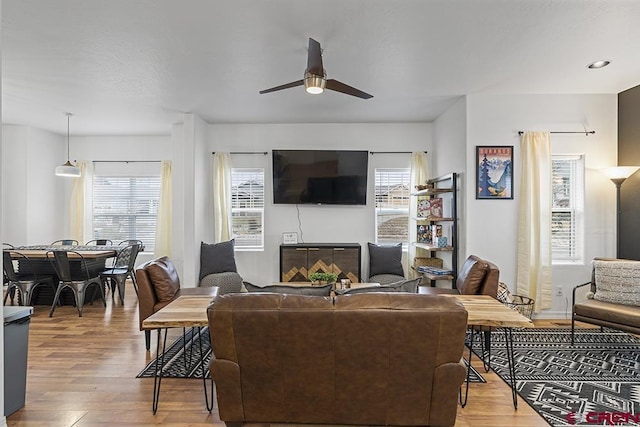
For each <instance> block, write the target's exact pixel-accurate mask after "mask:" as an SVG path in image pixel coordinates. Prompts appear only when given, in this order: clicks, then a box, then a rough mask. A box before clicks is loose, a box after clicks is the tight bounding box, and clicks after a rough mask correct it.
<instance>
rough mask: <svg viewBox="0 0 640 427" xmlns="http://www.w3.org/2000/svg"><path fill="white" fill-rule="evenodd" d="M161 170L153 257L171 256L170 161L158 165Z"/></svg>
mask: <svg viewBox="0 0 640 427" xmlns="http://www.w3.org/2000/svg"><path fill="white" fill-rule="evenodd" d="M160 167H161V169H162V172H161V175H160V200H159V202H158V217H157V220H156V243H155V249H154V252H153V255H154V257H156V258H159V257H161V256H168V257H170V256H171V245H172V240H171V233H172V230H173V229H172V226H171V224H172V221H173V211H172V207H171V206H172V203H173V186H172V179H173V177H172V173H173V172H172V168H171V161H170V160H163V161H162V162H161V163H160Z"/></svg>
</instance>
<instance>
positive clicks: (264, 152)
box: [211, 151, 269, 156]
mask: <svg viewBox="0 0 640 427" xmlns="http://www.w3.org/2000/svg"><path fill="white" fill-rule="evenodd" d="M211 154H216V152H215V151H213V152H211ZM229 154H264V155H265V156H266V155H267V154H269V152H268V151H231V152H229Z"/></svg>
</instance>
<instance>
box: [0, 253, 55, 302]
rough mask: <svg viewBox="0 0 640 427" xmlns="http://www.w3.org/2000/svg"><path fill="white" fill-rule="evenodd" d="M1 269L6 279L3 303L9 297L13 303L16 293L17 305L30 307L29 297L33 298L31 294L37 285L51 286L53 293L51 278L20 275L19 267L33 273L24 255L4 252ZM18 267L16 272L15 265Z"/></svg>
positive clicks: (53, 287)
mask: <svg viewBox="0 0 640 427" xmlns="http://www.w3.org/2000/svg"><path fill="white" fill-rule="evenodd" d="M2 257H3V258H2V262H3V264H2V268H3V271H4V276H5V277H6V278H7V293H6V294H5V296H4V301H3V303H4V304H6V303H7V297H8V296H9V295H11V300H12V302H13V295H12V294H13V293H14V292H15V291H18V303H19V304H20V305H31V297H32V296H33V294H32V292H33V290H34V289H35V288H36V286H38V285H43V284H44V285H48V286H51V289H52V290H54V291H55V285H54V283H53V277H52V276H48V275H42V274H20V272H19V269H20V267H22V268H24V269H25V270H28V271H33V269H32V268H31V267H29V264H30V263H31V260H30V259H29V257H27V256H26V255H25V254H23V253H21V252H18V251H12V250H4V251H3V252H2ZM16 264H17V265H18V266H19V268H18V270H17V271H16V269H15V265H16Z"/></svg>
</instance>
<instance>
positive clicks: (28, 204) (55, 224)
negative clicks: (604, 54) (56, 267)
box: [2, 125, 71, 245]
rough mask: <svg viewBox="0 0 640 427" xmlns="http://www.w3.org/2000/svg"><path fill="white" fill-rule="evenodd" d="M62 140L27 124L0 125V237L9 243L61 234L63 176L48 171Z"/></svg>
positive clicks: (64, 228)
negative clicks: (0, 178)
mask: <svg viewBox="0 0 640 427" xmlns="http://www.w3.org/2000/svg"><path fill="white" fill-rule="evenodd" d="M65 144H66V139H65V138H63V137H61V136H60V135H56V134H53V133H49V132H46V131H43V130H40V129H35V128H31V127H27V126H13V125H3V126H2V151H3V157H2V175H3V177H4V180H3V186H2V199H3V210H2V235H3V239H4V240H3V241H5V242H9V243H11V244H14V245H29V244H38V243H49V242H51V241H53V240H56V239H62V238H65V237H67V235H68V229H69V224H68V221H66V220H65V218H67V216H66V215H64V214H63V213H65V212H66V211H67V205H68V191H65V190H67V189H68V190H70V189H71V186H70V185H71V184H70V182H69V180H68V179H65V178H61V177H56V176H55V175H54V169H55V167H56V166H58V165H61V164H62V163H64V162H65V161H66V158H65V153H66V145H65Z"/></svg>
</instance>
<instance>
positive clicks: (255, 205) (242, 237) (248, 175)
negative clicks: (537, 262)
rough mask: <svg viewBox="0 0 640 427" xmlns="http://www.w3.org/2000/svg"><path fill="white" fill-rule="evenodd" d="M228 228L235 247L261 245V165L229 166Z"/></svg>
mask: <svg viewBox="0 0 640 427" xmlns="http://www.w3.org/2000/svg"><path fill="white" fill-rule="evenodd" d="M231 228H232V233H233V237H234V239H235V247H236V249H241V250H242V249H245V250H251V249H254V250H255V249H257V250H261V249H264V169H261V168H232V169H231Z"/></svg>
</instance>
